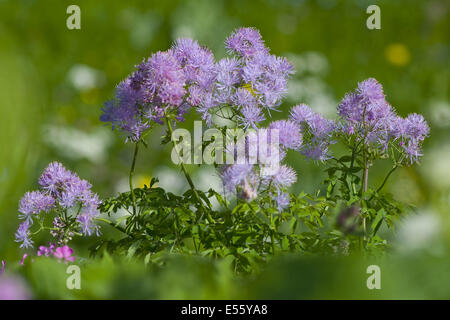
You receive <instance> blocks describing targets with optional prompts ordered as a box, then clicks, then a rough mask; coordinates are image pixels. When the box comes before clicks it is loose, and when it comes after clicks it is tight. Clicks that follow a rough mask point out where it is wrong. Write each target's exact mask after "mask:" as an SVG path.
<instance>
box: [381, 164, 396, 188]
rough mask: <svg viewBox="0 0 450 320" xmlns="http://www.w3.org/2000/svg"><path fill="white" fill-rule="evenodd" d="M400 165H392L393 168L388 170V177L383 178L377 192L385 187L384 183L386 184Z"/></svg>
mask: <svg viewBox="0 0 450 320" xmlns="http://www.w3.org/2000/svg"><path fill="white" fill-rule="evenodd" d="M397 168H398V166H397V165H395V166H394V167H392V169H391V170H390V171H389V172H388V174H387V175H386V177H385V178H384V180H383V183H382V184H381V186H380V187H379V188H378V189H377V193H378V192H380V191H381V189H383V187H384V185H385V184H386V182H387V181H388V179H389V177H390V176H391V174H392V173H393V172H394V171H395V169H397Z"/></svg>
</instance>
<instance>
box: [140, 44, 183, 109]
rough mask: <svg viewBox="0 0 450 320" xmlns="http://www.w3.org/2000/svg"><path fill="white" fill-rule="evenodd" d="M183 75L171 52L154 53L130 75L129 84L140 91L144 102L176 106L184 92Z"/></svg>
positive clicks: (181, 99)
mask: <svg viewBox="0 0 450 320" xmlns="http://www.w3.org/2000/svg"><path fill="white" fill-rule="evenodd" d="M185 81H186V78H185V75H184V72H183V70H182V68H181V65H180V63H179V62H178V61H177V59H176V58H175V57H174V56H173V54H171V52H161V51H159V52H157V53H154V54H153V55H152V56H151V57H150V58H149V59H148V60H147V61H144V62H142V63H141V64H140V65H139V66H138V70H137V71H136V72H135V73H134V74H133V76H132V77H131V85H132V87H133V88H134V89H135V90H136V91H139V90H140V91H142V100H143V102H144V103H149V104H155V105H160V104H163V105H170V106H178V105H179V104H181V102H182V101H183V97H184V95H185V94H186V91H185V89H184V86H185Z"/></svg>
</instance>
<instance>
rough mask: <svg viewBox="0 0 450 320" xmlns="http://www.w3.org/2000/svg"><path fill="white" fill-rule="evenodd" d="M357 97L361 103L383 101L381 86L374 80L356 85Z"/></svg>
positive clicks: (370, 79)
mask: <svg viewBox="0 0 450 320" xmlns="http://www.w3.org/2000/svg"><path fill="white" fill-rule="evenodd" d="M357 92H358V95H359V97H360V99H361V101H362V102H363V103H377V102H380V101H381V102H382V101H384V99H385V97H384V93H383V86H382V85H381V84H380V83H379V82H378V81H377V80H376V79H374V78H369V79H367V80H364V81H362V82H360V83H358V89H357Z"/></svg>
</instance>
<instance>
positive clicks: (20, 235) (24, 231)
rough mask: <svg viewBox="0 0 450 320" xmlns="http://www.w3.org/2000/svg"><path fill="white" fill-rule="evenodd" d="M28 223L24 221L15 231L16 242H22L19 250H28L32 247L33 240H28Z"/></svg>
mask: <svg viewBox="0 0 450 320" xmlns="http://www.w3.org/2000/svg"><path fill="white" fill-rule="evenodd" d="M29 229H30V223H29V222H28V220H25V221H24V222H22V223H21V224H20V225H19V228H18V229H17V231H16V234H15V237H16V240H15V241H16V242H22V244H21V245H20V247H21V248H30V247H32V246H33V240H31V238H30V230H29Z"/></svg>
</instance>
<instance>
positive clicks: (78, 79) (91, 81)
mask: <svg viewBox="0 0 450 320" xmlns="http://www.w3.org/2000/svg"><path fill="white" fill-rule="evenodd" d="M68 78H69V81H70V83H71V84H72V85H73V86H74V87H75V89H77V90H79V91H87V90H90V89H93V88H99V87H101V86H103V85H104V84H105V82H106V76H105V74H104V73H103V72H102V71H100V70H97V69H94V68H91V67H89V66H87V65H84V64H75V65H73V66H72V68H70V70H69V73H68Z"/></svg>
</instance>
